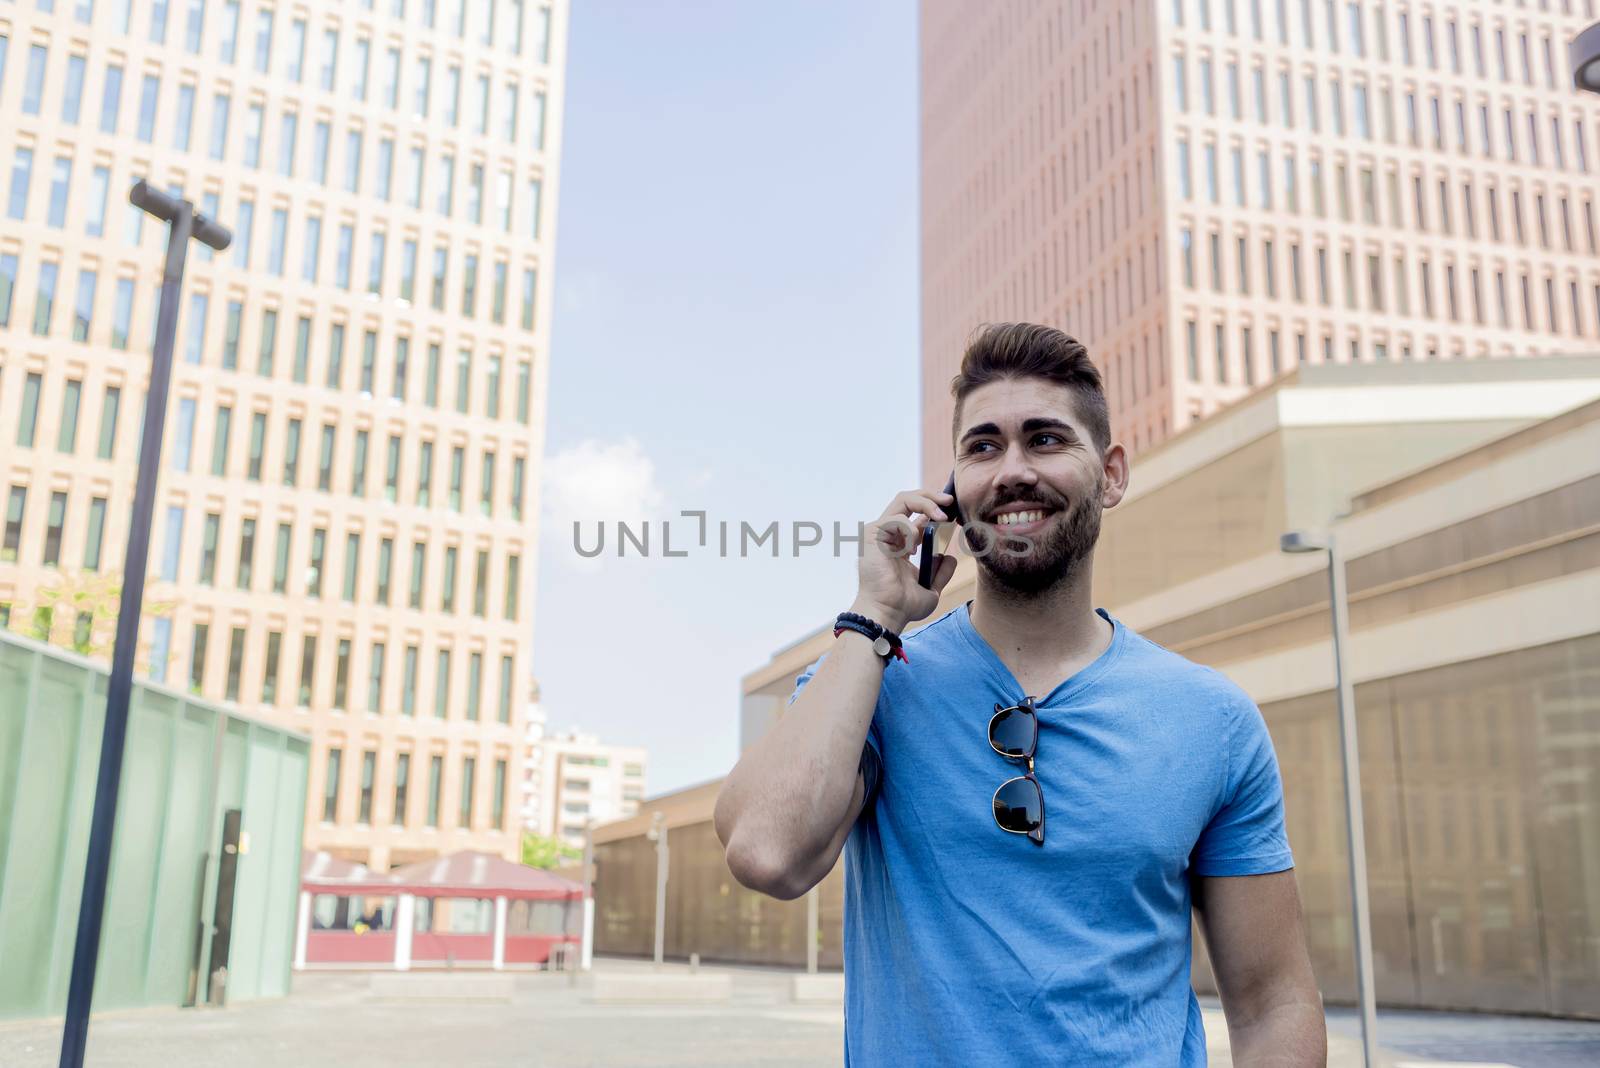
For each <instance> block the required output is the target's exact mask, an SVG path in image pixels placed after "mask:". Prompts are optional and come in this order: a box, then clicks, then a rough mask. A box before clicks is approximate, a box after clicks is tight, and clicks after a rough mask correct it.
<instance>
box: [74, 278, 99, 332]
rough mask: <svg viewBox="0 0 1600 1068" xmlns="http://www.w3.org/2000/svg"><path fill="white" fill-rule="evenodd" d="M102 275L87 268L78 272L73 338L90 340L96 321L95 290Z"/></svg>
mask: <svg viewBox="0 0 1600 1068" xmlns="http://www.w3.org/2000/svg"><path fill="white" fill-rule="evenodd" d="M99 281H100V276H99V275H98V274H97V273H96V272H94V271H91V270H89V269H87V268H85V269H84V270H81V271H79V272H78V296H77V299H76V300H75V301H73V306H72V340H74V341H88V340H89V327H90V325H91V324H92V322H93V321H94V292H95V289H96V287H97V286H98V284H99Z"/></svg>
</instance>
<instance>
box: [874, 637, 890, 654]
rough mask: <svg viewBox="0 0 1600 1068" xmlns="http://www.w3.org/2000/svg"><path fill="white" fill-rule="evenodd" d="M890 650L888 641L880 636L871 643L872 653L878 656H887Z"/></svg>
mask: <svg viewBox="0 0 1600 1068" xmlns="http://www.w3.org/2000/svg"><path fill="white" fill-rule="evenodd" d="M891 648H892V646H890V644H889V639H888V638H885V637H884V636H883V635H881V634H880V635H878V637H877V638H876V639H875V640H874V641H873V643H872V651H873V652H875V653H877V654H878V655H879V656H888V655H889V650H890V649H891Z"/></svg>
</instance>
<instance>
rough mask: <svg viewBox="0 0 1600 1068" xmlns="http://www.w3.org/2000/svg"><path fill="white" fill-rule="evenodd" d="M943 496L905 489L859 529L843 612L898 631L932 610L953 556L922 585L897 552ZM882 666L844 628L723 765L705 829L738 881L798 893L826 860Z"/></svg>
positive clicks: (857, 806)
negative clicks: (772, 719)
mask: <svg viewBox="0 0 1600 1068" xmlns="http://www.w3.org/2000/svg"><path fill="white" fill-rule="evenodd" d="M949 499H950V498H949V497H948V495H946V494H943V493H927V492H924V491H920V490H907V491H906V492H904V493H901V494H899V495H898V496H896V497H895V499H894V500H893V501H892V502H890V504H889V507H888V508H887V509H886V510H885V511H884V513H883V515H881V516H880V517H879V518H878V521H877V522H875V523H873V524H872V525H871V526H870V527H869V528H868V532H867V533H866V534H865V538H866V542H865V543H864V544H863V545H862V554H861V563H860V567H859V571H860V583H861V587H860V593H859V594H858V595H857V597H856V600H855V603H854V604H853V605H852V606H851V610H852V611H854V612H859V613H860V614H862V615H864V616H867V617H868V618H870V619H873V620H876V621H877V622H878V623H881V624H882V625H883V626H885V627H888V628H889V629H890V630H893V631H895V632H897V633H898V632H900V631H902V630H903V629H904V628H905V625H906V624H907V623H908V622H911V621H914V620H918V619H921V618H923V617H924V616H926V615H927V614H928V613H929V612H932V611H933V609H934V608H935V607H937V606H938V603H939V591H940V590H942V589H943V588H944V586H945V584H946V583H948V582H949V581H950V576H951V575H953V574H954V573H955V558H954V557H945V558H944V559H942V560H941V561H940V566H939V570H938V573H937V575H936V576H935V579H934V584H933V589H924V588H923V587H922V586H920V585H918V583H917V569H916V568H915V567H913V566H912V565H911V564H910V562H909V561H907V560H906V559H905V557H906V556H907V555H909V554H910V552H911V551H912V549H913V548H914V546H915V543H916V538H917V535H918V533H919V532H920V530H921V527H922V526H923V525H924V524H925V522H926V518H925V517H926V516H928V515H930V514H936V518H940V519H942V518H943V517H944V513H943V511H942V510H941V509H940V507H939V502H940V501H941V500H943V501H944V502H948V501H949ZM919 520H920V522H919ZM884 670H885V665H884V661H883V660H882V658H880V657H879V656H878V655H877V654H876V653H874V652H873V651H872V643H871V642H869V641H867V639H866V638H865V637H864V636H863V635H860V634H857V633H855V632H853V631H846V632H845V633H843V634H841V635H840V636H839V637H838V638H837V639H835V641H834V646H833V648H832V649H831V650H830V651H829V652H828V655H827V656H826V657H825V658H824V659H823V661H822V664H821V666H819V667H818V668H817V671H816V674H815V675H813V676H812V678H811V680H810V681H809V682H808V683H807V684H806V686H805V689H803V690H801V691H800V695H799V696H798V697H796V698H795V700H794V703H793V704H791V705H790V706H789V707H788V708H787V709H785V710H784V713H783V715H781V716H779V717H778V722H777V723H776V724H775V725H774V726H773V728H772V730H770V731H768V732H767V734H766V735H765V736H764V737H763V738H762V739H761V740H760V741H759V742H757V743H756V744H755V745H753V746H751V747H750V749H749V750H748V751H747V752H746V753H745V754H744V755H743V756H742V757H740V759H739V763H738V764H737V765H735V766H734V769H733V770H732V771H731V772H729V773H728V777H727V779H726V780H724V782H723V784H722V791H721V792H720V793H719V794H718V795H717V807H716V813H715V816H714V821H715V822H714V825H715V827H716V831H717V838H718V839H720V840H721V842H722V845H723V848H724V849H725V850H726V852H727V859H728V868H729V870H730V871H732V872H733V876H734V878H736V879H738V880H739V881H740V882H741V883H743V884H744V885H745V886H748V887H750V888H751V889H752V890H759V891H761V892H762V893H765V894H770V895H772V896H773V897H778V898H784V899H789V898H796V897H799V896H800V895H801V894H804V893H805V892H806V891H807V890H809V889H811V887H813V886H815V885H816V884H817V883H818V882H819V881H821V880H822V878H823V877H824V876H826V875H827V874H828V872H829V871H830V870H831V869H832V868H833V864H834V861H835V860H837V859H838V856H839V851H840V850H841V849H843V848H844V842H845V839H846V838H847V837H848V836H849V834H850V828H851V827H852V826H853V825H854V823H855V819H856V816H857V815H858V814H859V813H860V811H861V806H862V804H863V802H864V801H865V799H866V784H865V782H864V781H863V778H862V775H861V772H860V765H861V756H862V748H863V746H865V745H866V740H867V731H868V729H869V728H870V727H871V725H872V713H873V709H874V708H876V707H877V703H878V691H879V689H880V688H881V687H882V686H883V672H884Z"/></svg>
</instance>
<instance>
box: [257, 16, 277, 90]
mask: <svg viewBox="0 0 1600 1068" xmlns="http://www.w3.org/2000/svg"><path fill="white" fill-rule="evenodd" d="M272 15H273V11H272V9H271V8H270V7H267V8H261V9H259V10H258V11H257V12H256V73H257V74H266V73H267V72H268V71H270V70H271V69H272Z"/></svg>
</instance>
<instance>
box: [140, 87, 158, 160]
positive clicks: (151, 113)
mask: <svg viewBox="0 0 1600 1068" xmlns="http://www.w3.org/2000/svg"><path fill="white" fill-rule="evenodd" d="M160 93H161V78H160V77H159V76H158V75H155V74H146V75H145V76H144V81H143V83H142V84H141V85H140V88H139V128H138V134H137V136H138V138H139V140H141V141H144V142H147V143H148V142H150V141H153V140H154V139H155V135H156V100H157V98H158V97H159V96H160Z"/></svg>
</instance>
